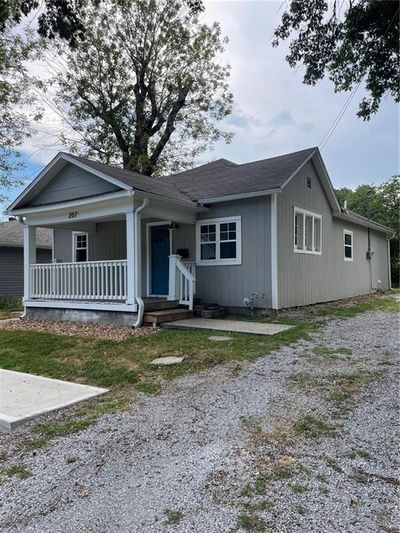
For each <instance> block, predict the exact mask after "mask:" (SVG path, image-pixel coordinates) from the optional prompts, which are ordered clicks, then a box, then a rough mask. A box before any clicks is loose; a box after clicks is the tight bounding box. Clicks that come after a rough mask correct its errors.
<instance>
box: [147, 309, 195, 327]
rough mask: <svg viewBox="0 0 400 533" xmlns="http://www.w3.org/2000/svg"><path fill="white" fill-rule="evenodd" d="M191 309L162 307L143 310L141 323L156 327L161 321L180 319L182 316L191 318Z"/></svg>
mask: <svg viewBox="0 0 400 533" xmlns="http://www.w3.org/2000/svg"><path fill="white" fill-rule="evenodd" d="M192 316H193V311H189V309H186V308H182V307H180V308H178V309H163V310H162V311H150V312H145V314H144V317H143V324H145V325H150V326H153V327H157V326H159V325H160V324H162V323H163V322H173V321H175V320H182V319H183V318H191V317H192Z"/></svg>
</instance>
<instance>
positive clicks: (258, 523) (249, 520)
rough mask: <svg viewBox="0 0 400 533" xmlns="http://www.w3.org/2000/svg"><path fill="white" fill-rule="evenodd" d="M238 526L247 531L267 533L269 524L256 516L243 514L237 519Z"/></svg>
mask: <svg viewBox="0 0 400 533" xmlns="http://www.w3.org/2000/svg"><path fill="white" fill-rule="evenodd" d="M237 526H238V527H239V528H242V529H244V530H245V531H266V530H267V524H266V523H265V521H264V520H263V519H262V518H261V517H260V516H258V515H256V514H250V513H242V514H240V515H239V516H238V518H237Z"/></svg>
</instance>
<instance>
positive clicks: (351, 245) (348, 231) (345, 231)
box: [343, 229, 354, 262]
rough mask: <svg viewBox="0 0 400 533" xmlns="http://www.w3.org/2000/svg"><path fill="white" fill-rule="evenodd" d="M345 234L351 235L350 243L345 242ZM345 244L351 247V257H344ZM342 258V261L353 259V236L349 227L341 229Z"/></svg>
mask: <svg viewBox="0 0 400 533" xmlns="http://www.w3.org/2000/svg"><path fill="white" fill-rule="evenodd" d="M346 235H350V236H351V244H346ZM346 246H347V247H348V248H350V249H351V257H346ZM343 259H344V261H349V262H352V261H353V259H354V236H353V232H352V231H350V230H349V229H344V230H343Z"/></svg>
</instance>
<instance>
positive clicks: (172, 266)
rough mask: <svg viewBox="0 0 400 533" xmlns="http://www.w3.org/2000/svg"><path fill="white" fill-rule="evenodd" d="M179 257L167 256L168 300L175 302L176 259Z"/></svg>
mask: <svg viewBox="0 0 400 533" xmlns="http://www.w3.org/2000/svg"><path fill="white" fill-rule="evenodd" d="M177 258H180V256H179V255H170V256H169V281H168V298H167V299H168V300H176V298H177V296H176V259H177Z"/></svg>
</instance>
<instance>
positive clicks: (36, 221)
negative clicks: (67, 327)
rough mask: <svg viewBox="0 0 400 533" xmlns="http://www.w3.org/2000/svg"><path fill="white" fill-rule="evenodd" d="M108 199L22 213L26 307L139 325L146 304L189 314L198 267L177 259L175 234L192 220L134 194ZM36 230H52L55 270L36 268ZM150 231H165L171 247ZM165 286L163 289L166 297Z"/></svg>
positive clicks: (184, 212)
mask: <svg viewBox="0 0 400 533" xmlns="http://www.w3.org/2000/svg"><path fill="white" fill-rule="evenodd" d="M116 194H118V198H117V197H116ZM108 196H109V197H108V198H104V197H98V198H96V201H93V203H91V202H88V200H87V199H86V200H85V201H76V202H74V205H71V204H70V205H69V206H68V207H67V206H62V205H58V206H46V207H41V209H40V213H39V212H38V211H37V210H33V211H32V212H30V213H26V214H25V228H24V306H25V307H26V308H51V309H71V310H86V311H97V312H98V311H112V312H115V311H119V312H123V313H130V314H132V317H133V315H137V316H138V317H139V318H140V319H141V317H142V316H143V312H144V309H145V306H146V304H147V305H148V304H149V303H151V304H152V305H151V306H150V307H152V309H154V304H156V303H157V302H160V303H162V302H163V301H167V302H176V303H177V304H178V305H180V306H185V307H186V308H187V309H189V310H192V309H193V300H194V295H195V290H196V267H195V263H194V261H192V260H189V259H183V258H182V257H181V256H180V255H179V254H177V253H174V252H176V247H177V246H178V245H179V242H178V241H179V239H176V238H175V236H174V233H176V231H177V229H178V228H179V225H182V224H183V225H185V226H192V227H193V228H194V222H195V214H194V213H190V212H188V210H187V209H182V210H181V209H179V210H177V209H171V206H169V205H168V204H167V203H165V202H162V201H160V200H156V199H149V198H141V199H140V200H139V199H137V198H135V197H134V195H132V194H129V195H128V194H126V193H124V194H123V196H122V197H121V195H120V194H119V193H113V194H112V195H108ZM38 227H46V228H50V229H52V230H53V260H52V263H47V264H42V263H37V262H36V228H38ZM152 228H157V229H159V230H163V231H164V235H165V233H166V234H167V237H168V238H167V241H168V242H165V239H162V232H161V231H154V232H152V231H151V230H152ZM193 232H194V229H193ZM175 240H176V243H175V242H174V241H175ZM165 281H166V283H165ZM160 286H164V287H166V290H165V291H162V293H161V294H160V293H159V292H158V290H156V289H157V287H160ZM161 307H162V306H161Z"/></svg>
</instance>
